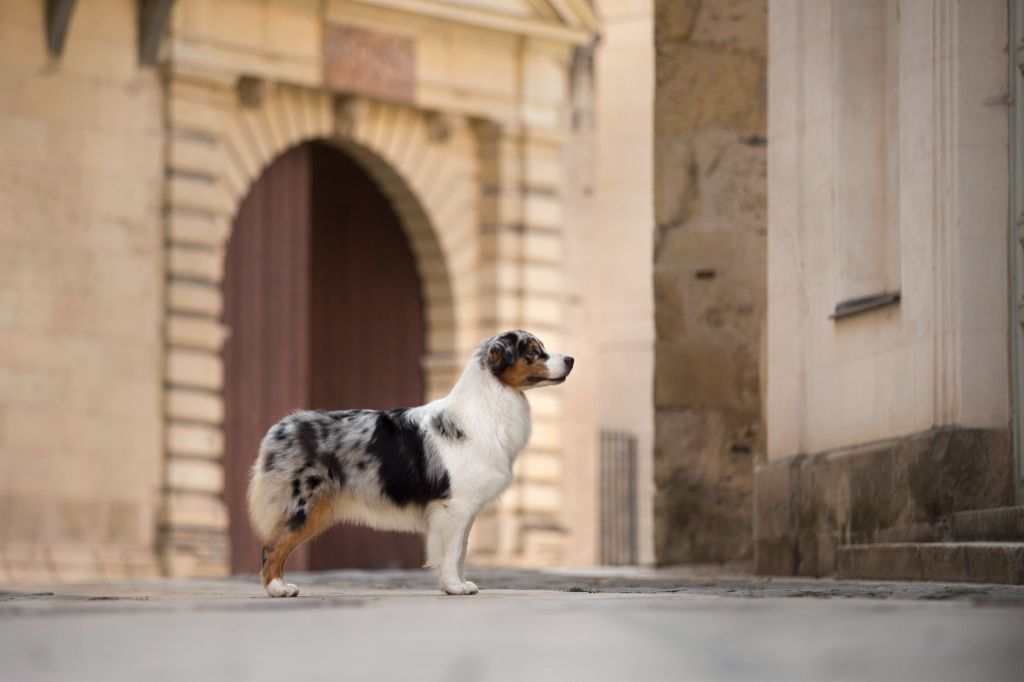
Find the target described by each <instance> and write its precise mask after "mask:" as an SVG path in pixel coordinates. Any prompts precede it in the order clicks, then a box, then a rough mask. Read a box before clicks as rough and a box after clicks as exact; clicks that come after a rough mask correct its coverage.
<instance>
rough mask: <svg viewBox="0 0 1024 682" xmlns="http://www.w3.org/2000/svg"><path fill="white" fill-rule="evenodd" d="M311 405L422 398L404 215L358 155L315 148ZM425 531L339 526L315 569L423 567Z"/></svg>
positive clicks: (320, 547)
mask: <svg viewBox="0 0 1024 682" xmlns="http://www.w3.org/2000/svg"><path fill="white" fill-rule="evenodd" d="M312 272H313V285H312V296H313V305H312V313H311V317H312V352H311V354H310V360H311V364H310V370H311V371H310V382H311V384H310V404H311V406H312V407H315V408H321V409H335V410H336V409H344V408H350V407H369V408H374V409H388V408H393V407H407V406H411V405H417V404H419V403H420V402H422V400H423V372H422V369H421V365H420V362H421V358H422V357H423V349H424V339H423V306H422V302H421V298H420V285H419V276H418V275H417V273H416V263H415V261H414V260H413V255H412V251H410V249H409V244H408V242H407V241H406V239H405V234H404V233H403V232H402V226H401V223H400V222H399V220H398V216H397V215H396V214H395V212H394V210H393V209H392V208H391V204H390V203H389V202H388V200H387V199H386V198H385V197H384V195H383V194H381V192H380V190H379V189H378V188H377V186H376V185H375V184H374V182H373V181H372V180H371V179H370V178H369V176H367V174H366V173H365V171H363V170H362V168H360V167H359V166H358V165H356V163H355V162H353V161H352V160H351V159H349V158H348V157H346V156H344V155H342V154H340V153H338V152H337V151H336V150H335V149H333V148H332V147H328V146H326V145H315V146H314V147H313V259H312ZM422 565H423V545H422V541H421V539H420V537H419V536H418V535H413V534H410V533H382V532H380V531H372V530H369V529H367V528H360V527H355V526H349V525H342V526H336V527H335V528H333V529H332V530H329V531H327V532H326V533H324V535H323V536H322V537H320V538H319V539H318V540H316V541H314V542H313V544H312V546H311V547H310V549H309V568H310V569H311V570H320V569H328V568H342V567H344V568H418V567H420V566H422Z"/></svg>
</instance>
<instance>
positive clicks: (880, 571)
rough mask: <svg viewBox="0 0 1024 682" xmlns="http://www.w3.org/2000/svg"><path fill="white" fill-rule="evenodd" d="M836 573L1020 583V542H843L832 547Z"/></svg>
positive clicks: (1023, 550) (1023, 554) (1023, 559)
mask: <svg viewBox="0 0 1024 682" xmlns="http://www.w3.org/2000/svg"><path fill="white" fill-rule="evenodd" d="M836 577H837V578H839V579H840V580H937V581H947V582H971V583H998V584H1003V585H1024V542H935V543H913V542H907V543H891V544H873V545H846V546H843V547H839V548H838V549H837V550H836Z"/></svg>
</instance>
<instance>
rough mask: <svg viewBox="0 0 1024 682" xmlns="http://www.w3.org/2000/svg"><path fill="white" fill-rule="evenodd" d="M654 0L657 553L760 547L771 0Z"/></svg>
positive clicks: (720, 553) (672, 558)
mask: <svg viewBox="0 0 1024 682" xmlns="http://www.w3.org/2000/svg"><path fill="white" fill-rule="evenodd" d="M724 5H725V3H718V2H705V3H694V2H676V1H675V0H658V1H657V2H656V3H655V8H656V10H655V12H656V14H655V17H656V18H655V45H656V54H657V62H656V74H657V80H656V83H657V85H656V94H655V119H654V134H655V144H654V148H655V152H654V158H655V183H654V184H655V221H656V224H657V231H656V234H655V245H654V297H655V328H656V345H655V374H654V377H655V378H654V403H655V472H654V476H655V486H656V492H655V553H656V557H657V561H658V562H659V563H685V562H710V561H715V562H717V561H728V560H745V559H749V558H750V557H751V555H752V545H751V527H750V526H751V523H750V519H751V494H752V477H753V466H754V463H755V462H756V461H758V460H759V459H763V457H764V434H763V428H762V418H761V399H760V374H761V356H762V351H761V346H762V340H761V339H762V331H761V330H762V326H763V321H764V316H765V298H766V295H765V289H766V285H767V282H766V274H765V259H766V249H767V246H766V226H767V215H766V212H767V201H766V174H767V168H766V165H767V164H766V155H765V134H766V120H765V118H766V116H765V112H766V100H765V88H766V68H767V60H766V49H767V45H766V43H767V26H766V22H767V13H766V7H765V4H764V3H761V2H756V3H744V4H743V5H737V6H735V7H733V8H731V9H729V10H728V11H726V10H725V9H724Z"/></svg>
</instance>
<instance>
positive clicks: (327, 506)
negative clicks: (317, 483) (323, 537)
mask: <svg viewBox="0 0 1024 682" xmlns="http://www.w3.org/2000/svg"><path fill="white" fill-rule="evenodd" d="M333 522H334V518H333V515H332V513H331V501H330V500H328V499H324V500H320V501H319V502H318V503H316V504H314V505H313V506H312V507H311V508H310V510H309V515H308V516H307V517H306V519H305V521H304V522H303V523H302V524H301V525H299V524H297V523H291V524H286V525H285V526H284V527H283V528H282V529H281V530H280V531H279V532H278V533H277V536H276V537H275V538H274V539H273V541H271V542H268V543H267V544H266V545H264V547H263V566H262V568H261V569H260V579H261V581H262V582H263V588H264V589H265V590H266V591H267V594H268V595H270V596H271V597H295V596H298V594H299V588H298V587H296V586H295V585H293V584H292V583H286V582H285V581H284V564H285V562H286V561H288V557H289V556H290V555H291V553H292V552H293V551H294V550H295V548H296V547H298V546H299V545H301V544H302V543H303V542H305V541H306V540H309V539H310V538H313V537H315V536H317V535H319V534H320V533H322V532H324V531H325V530H327V529H328V528H330V527H331V525H333Z"/></svg>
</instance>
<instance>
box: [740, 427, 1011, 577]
mask: <svg viewBox="0 0 1024 682" xmlns="http://www.w3.org/2000/svg"><path fill="white" fill-rule="evenodd" d="M1012 472H1013V453H1012V450H1011V448H1010V432H1009V430H1007V429H970V428H964V427H944V428H939V429H931V430H929V431H924V432H921V433H916V434H912V435H909V436H906V437H903V438H896V439H892V440H887V441H881V442H878V443H871V444H868V445H864V446H859V447H855V448H848V449H840V450H834V451H827V452H823V453H819V454H816V455H811V456H807V455H801V456H797V457H793V458H790V459H787V460H783V461H779V462H771V463H768V464H762V465H759V466H758V467H757V468H756V469H755V471H754V544H755V547H754V570H755V571H756V572H757V573H761V574H769V575H806V576H811V575H813V576H821V575H830V574H832V573H833V572H834V571H835V568H836V548H837V547H838V546H841V545H850V544H852V543H854V542H865V541H867V542H870V541H872V540H877V539H881V538H885V537H886V536H885V533H886V532H887V530H890V529H893V528H896V527H901V526H902V527H914V526H919V525H921V524H935V523H938V522H940V521H942V520H943V519H944V518H946V517H949V516H950V515H952V514H955V513H958V512H967V511H972V510H982V509H992V508H997V507H1007V506H1011V505H1013V504H1014V502H1015V499H1014V498H1015V490H1014V477H1013V473H1012Z"/></svg>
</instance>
